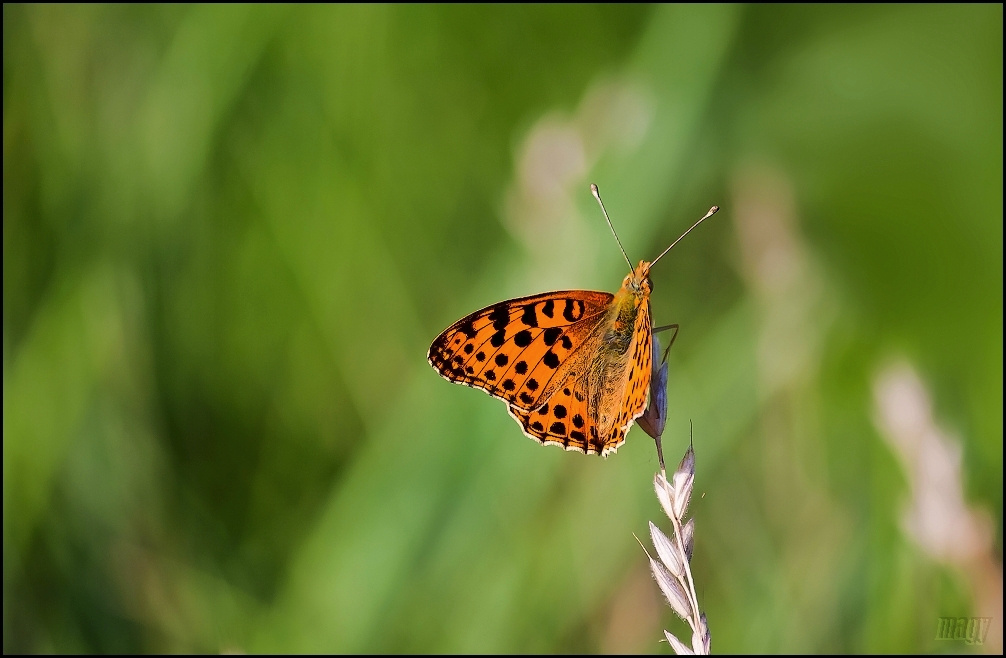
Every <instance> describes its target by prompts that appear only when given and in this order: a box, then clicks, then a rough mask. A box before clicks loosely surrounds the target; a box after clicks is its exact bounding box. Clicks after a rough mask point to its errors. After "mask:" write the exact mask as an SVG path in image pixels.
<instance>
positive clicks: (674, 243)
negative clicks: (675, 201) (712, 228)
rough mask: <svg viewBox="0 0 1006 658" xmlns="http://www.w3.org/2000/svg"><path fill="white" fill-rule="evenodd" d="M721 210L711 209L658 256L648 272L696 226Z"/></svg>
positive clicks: (648, 268) (647, 269)
mask: <svg viewBox="0 0 1006 658" xmlns="http://www.w3.org/2000/svg"><path fill="white" fill-rule="evenodd" d="M719 209H720V207H719V206H713V207H712V208H710V209H709V212H707V213H706V214H705V215H703V216H702V219H700V220H699V221H697V222H695V223H694V224H692V225H691V227H690V228H689V229H688V230H687V231H685V232H684V233H682V234H681V236H680V237H678V239H677V240H675V241H674V242H672V243H671V246H670V247H668V248H667V249H664V250H663V251H662V252H661V254H660V255H659V256H657V257H656V258H654V259H653V261H652V262H651V263H650V267H647V268H646V271H647V272H649V271H650V268H651V267H653V266H654V265H656V264H657V261H658V260H660V259H661V258H663V257H664V254H666V253H667V252H668V251H670V250H671V248H672V247H673V246H674V245H676V244H678V243H679V242H681V238H683V237H685V236H686V235H688V234H689V233H691V232H692V229H693V228H695V227H696V226H698V225H699V224H701V223H702V222H704V221H706V220H707V219H709V218H710V217H712V216H713V215H715V214H716V213H717V212H718V211H719Z"/></svg>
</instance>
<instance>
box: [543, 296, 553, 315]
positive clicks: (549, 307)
mask: <svg viewBox="0 0 1006 658" xmlns="http://www.w3.org/2000/svg"><path fill="white" fill-rule="evenodd" d="M541 312H542V313H544V314H545V317H547V318H551V317H552V314H553V313H554V312H555V303H554V302H553V301H552V300H551V299H550V300H548V301H547V302H545V304H544V305H543V306H542V307H541Z"/></svg>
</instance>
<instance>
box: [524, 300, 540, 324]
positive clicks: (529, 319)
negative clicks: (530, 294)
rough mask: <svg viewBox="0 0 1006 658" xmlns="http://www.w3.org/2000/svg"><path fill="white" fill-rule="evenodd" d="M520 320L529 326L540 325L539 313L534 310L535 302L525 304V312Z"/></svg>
mask: <svg viewBox="0 0 1006 658" xmlns="http://www.w3.org/2000/svg"><path fill="white" fill-rule="evenodd" d="M520 321H521V322H523V323H524V324H525V325H527V326H528V327H537V326H538V314H537V313H535V312H534V304H525V305H524V312H523V313H522V314H521V316H520Z"/></svg>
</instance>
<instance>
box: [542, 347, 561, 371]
mask: <svg viewBox="0 0 1006 658" xmlns="http://www.w3.org/2000/svg"><path fill="white" fill-rule="evenodd" d="M541 361H542V363H544V364H545V365H546V366H548V367H549V368H552V369H553V370H555V369H556V368H558V367H559V357H558V356H556V353H555V352H553V351H552V350H549V351H547V352H545V357H544V358H543V359H542V360H541Z"/></svg>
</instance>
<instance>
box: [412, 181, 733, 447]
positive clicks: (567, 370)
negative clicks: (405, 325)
mask: <svg viewBox="0 0 1006 658" xmlns="http://www.w3.org/2000/svg"><path fill="white" fill-rule="evenodd" d="M590 189H591V192H593V194H594V197H595V198H596V199H597V202H598V203H600V204H601V211H602V212H604V218H605V220H607V222H608V226H609V227H610V226H611V220H610V219H608V213H607V211H605V210H604V204H603V203H601V196H600V194H599V193H598V190H597V186H596V185H593V184H592V185H591V186H590ZM717 210H719V208H718V207H716V206H713V207H712V208H710V209H709V212H708V213H706V215H705V216H704V217H703V218H702V219H700V220H699V221H697V222H695V224H693V225H692V227H691V228H689V229H688V230H687V231H685V232H684V233H683V234H682V235H681V237H679V238H678V239H677V240H675V241H674V242H673V243H672V244H671V246H670V247H668V248H667V249H665V250H664V251H663V253H661V254H660V256H657V257H656V258H655V259H654V260H653V262H652V263H648V262H646V261H645V260H644V261H640V262H639V265H637V266H636V268H635V269H634V270H632V271H631V272H630V273H629V275H628V276H626V277H625V279H624V280H623V281H622V287H621V288H620V289H619V290H618V292H617V293H615V294H614V295H612V294H611V293H607V292H595V291H592V290H564V291H558V292H547V293H543V294H540V295H532V296H531V297H521V298H518V299H511V300H508V301H505V302H499V303H498V304H493V305H492V306H487V307H486V308H484V309H482V310H480V311H475V312H474V313H472V314H471V315H468V316H466V317H464V318H461V319H460V320H458V321H457V322H455V323H454V324H452V325H451V326H450V327H448V328H447V329H445V330H444V331H443V333H441V334H440V335H439V336H437V338H436V340H434V341H433V344H432V345H430V350H429V352H428V354H427V359H428V360H429V362H430V365H432V366H433V367H434V368H436V370H437V372H439V373H440V375H441V376H443V377H444V378H445V379H448V380H450V381H452V382H456V383H458V384H465V385H466V386H472V387H475V388H480V389H482V390H483V391H485V392H486V393H488V394H489V395H491V396H493V397H495V398H499V399H501V400H503V401H504V402H506V403H507V405H508V407H509V412H510V415H511V416H513V417H514V418H515V419H516V420H517V422H518V423H520V426H521V428H522V429H523V430H524V433H525V434H526V435H528V436H529V437H531V438H532V439H535V440H536V441H538V442H540V443H543V444H545V445H559V446H562V447H563V448H565V449H566V450H578V451H579V452H582V453H586V454H588V455H590V454H594V455H603V456H607V455H608V453H610V452H612V453H613V452H615V451H616V450H617V449H618V447H619V446H620V445H622V443H624V442H625V433H626V432H628V431H629V427H631V426H632V422H633V421H634V420H635V419H636V418H637V417H639V416H640V415H641V414H642V413H643V411H644V410H645V409H646V396H647V393H648V391H649V387H650V374H651V372H650V369H651V358H652V356H651V352H652V335H653V331H652V329H651V320H650V290H651V287H652V286H651V282H650V268H651V267H652V266H653V264H654V263H656V262H657V261H658V260H660V258H661V257H663V255H664V254H666V253H667V252H668V251H670V250H671V247H673V246H674V245H675V244H677V243H678V241H679V240H681V238H683V237H685V235H688V233H689V232H690V231H691V230H692V229H693V228H695V227H696V226H698V225H699V224H701V223H702V222H703V221H705V220H706V219H708V218H709V217H711V216H712V215H713V213H715V212H716V211H717ZM611 231H612V233H614V231H615V229H614V227H611ZM615 240H616V241H617V242H618V247H619V249H622V244H621V242H620V241H619V240H618V235H617V234H616V235H615ZM622 255H623V256H625V250H624V249H622ZM625 262H626V263H629V268H630V269H632V264H631V263H630V262H629V258H628V256H625ZM672 327H673V328H675V329H676V328H677V325H670V326H668V327H661V328H659V329H658V331H659V330H661V329H668V328H672Z"/></svg>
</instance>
